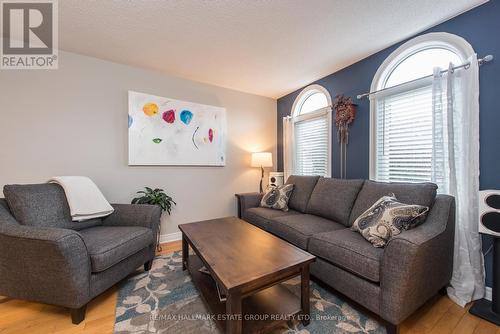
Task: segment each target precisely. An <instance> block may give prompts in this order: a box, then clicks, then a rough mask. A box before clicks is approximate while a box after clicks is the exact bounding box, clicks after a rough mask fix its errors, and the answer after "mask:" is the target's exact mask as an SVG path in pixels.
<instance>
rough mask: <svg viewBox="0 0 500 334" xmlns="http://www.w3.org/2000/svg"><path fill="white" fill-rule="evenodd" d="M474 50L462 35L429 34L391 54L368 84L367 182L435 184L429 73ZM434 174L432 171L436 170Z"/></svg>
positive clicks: (438, 155)
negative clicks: (368, 170)
mask: <svg viewBox="0 0 500 334" xmlns="http://www.w3.org/2000/svg"><path fill="white" fill-rule="evenodd" d="M473 52H474V51H473V50H472V47H471V46H470V45H469V44H468V43H467V42H466V41H465V40H464V39H462V38H461V37H458V36H455V35H451V34H447V33H430V34H426V35H422V36H419V37H416V38H414V39H412V40H410V41H409V42H407V43H405V44H404V45H402V46H401V47H399V48H398V49H397V50H396V51H394V52H393V53H392V54H391V55H390V56H389V57H388V58H387V59H386V60H385V61H384V63H383V64H382V65H381V66H380V68H379V69H378V71H377V73H376V75H375V77H374V79H373V82H372V86H371V91H372V92H375V91H377V93H374V94H372V95H371V96H370V99H371V105H370V109H371V117H370V123H371V125H370V132H371V135H370V146H371V149H370V178H371V179H375V180H378V181H391V182H398V181H399V182H425V181H431V180H433V177H432V173H433V167H432V163H433V161H436V160H438V159H446V157H445V156H441V155H442V154H444V153H443V152H440V151H438V150H436V149H435V145H434V140H435V138H434V136H435V133H434V132H433V124H434V123H433V122H434V118H433V115H434V110H433V108H434V104H433V85H432V82H433V70H434V69H435V68H437V67H439V68H441V69H443V70H446V69H448V67H449V65H450V63H451V64H453V65H454V66H456V65H461V64H463V63H466V62H467V59H468V58H469V56H471V55H472V54H473ZM434 171H435V170H434Z"/></svg>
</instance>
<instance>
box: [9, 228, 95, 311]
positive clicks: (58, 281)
mask: <svg viewBox="0 0 500 334" xmlns="http://www.w3.org/2000/svg"><path fill="white" fill-rule="evenodd" d="M90 274H91V266H90V258H89V255H88V252H87V247H86V246H85V243H84V241H83V239H82V237H81V236H80V234H78V232H76V231H73V230H67V229H60V228H49V227H34V226H24V225H19V224H9V223H5V222H3V221H2V222H0V277H1V278H2V279H1V280H0V295H5V296H9V297H12V298H19V299H27V300H33V301H38V302H43V303H48V304H55V305H60V306H65V307H70V308H79V307H81V306H83V305H85V304H86V303H87V302H88V301H89V300H90Z"/></svg>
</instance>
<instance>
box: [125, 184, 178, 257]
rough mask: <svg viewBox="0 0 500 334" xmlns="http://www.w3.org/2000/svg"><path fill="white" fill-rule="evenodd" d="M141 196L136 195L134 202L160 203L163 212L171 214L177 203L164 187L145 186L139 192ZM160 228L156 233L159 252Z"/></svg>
mask: <svg viewBox="0 0 500 334" xmlns="http://www.w3.org/2000/svg"><path fill="white" fill-rule="evenodd" d="M137 194H139V195H140V196H139V197H136V198H134V199H133V200H132V204H150V205H158V206H159V207H160V208H161V209H162V211H163V212H165V211H166V212H167V213H168V214H169V215H170V213H171V212H172V207H173V206H174V205H176V204H177V203H175V201H174V200H173V199H172V197H170V196H168V195H167V194H165V192H164V190H163V189H160V188H156V189H154V190H153V189H152V188H150V187H144V190H140V191H138V192H137ZM160 229H161V226H160V228H158V233H157V235H156V241H157V242H156V245H157V246H156V247H157V250H158V251H159V252H161V246H160Z"/></svg>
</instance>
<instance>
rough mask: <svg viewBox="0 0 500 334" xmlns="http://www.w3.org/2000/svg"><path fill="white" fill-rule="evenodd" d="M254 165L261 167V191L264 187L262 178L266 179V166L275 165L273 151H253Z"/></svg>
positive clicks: (252, 164)
mask: <svg viewBox="0 0 500 334" xmlns="http://www.w3.org/2000/svg"><path fill="white" fill-rule="evenodd" d="M251 166H252V167H260V170H261V176H260V186H259V190H260V192H262V191H263V189H262V180H263V179H264V167H273V154H272V153H271V152H257V153H252V162H251Z"/></svg>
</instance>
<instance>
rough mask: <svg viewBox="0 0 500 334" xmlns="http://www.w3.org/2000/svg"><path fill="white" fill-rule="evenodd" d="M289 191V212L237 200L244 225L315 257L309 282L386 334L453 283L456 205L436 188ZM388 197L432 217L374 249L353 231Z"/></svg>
mask: <svg viewBox="0 0 500 334" xmlns="http://www.w3.org/2000/svg"><path fill="white" fill-rule="evenodd" d="M287 183H292V184H294V185H295V187H294V190H293V193H292V195H291V197H290V200H289V207H290V210H289V211H288V212H283V211H280V210H273V209H268V208H262V207H259V203H260V200H261V198H262V195H261V194H259V193H248V194H238V195H237V197H238V201H239V214H240V216H241V218H242V219H244V220H246V221H247V222H249V223H252V224H254V225H256V226H258V227H260V228H262V229H264V230H266V231H268V232H270V233H272V234H274V235H276V236H278V237H280V238H283V239H285V240H287V241H288V242H290V243H292V244H294V245H296V246H298V247H300V248H302V249H305V250H307V251H308V252H310V253H311V254H314V255H316V256H317V260H316V262H314V263H313V264H312V266H311V274H312V275H313V276H314V277H316V278H317V279H319V280H320V281H322V282H324V283H326V284H328V285H329V286H331V287H332V288H334V289H335V290H337V291H339V292H341V293H342V294H344V295H345V296H347V297H348V298H350V299H352V300H354V301H355V302H357V303H359V304H360V305H362V306H364V307H366V308H367V309H369V310H370V311H372V312H374V313H376V314H378V315H379V316H380V317H381V318H382V319H383V320H385V321H386V324H387V329H388V332H397V331H398V328H399V327H398V325H399V324H400V323H401V322H402V321H403V320H404V319H405V318H406V317H408V316H409V315H410V314H411V313H413V312H414V311H415V310H416V309H417V308H418V307H420V306H421V305H422V304H424V303H425V302H426V301H427V300H428V299H429V298H430V297H432V296H434V295H435V294H436V293H437V292H438V291H439V290H441V289H443V288H444V287H445V286H446V285H447V284H448V282H449V281H450V279H451V273H452V266H453V244H454V227H455V201H454V198H453V197H451V196H446V195H437V196H436V189H437V187H436V185H434V184H432V183H379V182H374V181H368V180H366V181H365V180H340V179H332V178H320V177H314V176H291V177H290V178H289V179H288V180H287ZM389 193H394V194H395V195H396V198H397V199H398V200H399V201H401V202H404V203H408V204H420V205H425V206H429V207H430V208H431V209H430V212H429V214H428V216H427V219H426V221H425V222H423V223H422V224H421V225H419V226H417V227H416V228H414V229H412V230H408V231H404V232H403V233H401V234H400V235H398V236H396V237H394V238H393V239H391V240H390V241H389V243H388V244H387V245H386V247H385V248H375V247H373V246H372V245H371V244H370V243H369V242H368V241H366V240H365V239H364V238H363V237H362V236H361V234H359V233H358V232H355V231H351V230H350V228H349V227H350V226H352V224H353V222H354V220H355V219H356V218H357V217H358V216H359V215H361V214H362V213H363V212H364V211H365V210H367V209H368V208H369V207H370V206H371V205H373V204H374V203H375V201H376V200H378V199H379V198H380V197H382V196H384V195H388V194H389Z"/></svg>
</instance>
